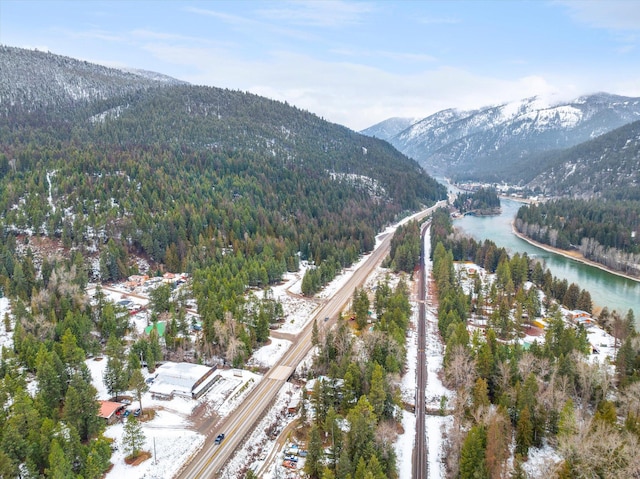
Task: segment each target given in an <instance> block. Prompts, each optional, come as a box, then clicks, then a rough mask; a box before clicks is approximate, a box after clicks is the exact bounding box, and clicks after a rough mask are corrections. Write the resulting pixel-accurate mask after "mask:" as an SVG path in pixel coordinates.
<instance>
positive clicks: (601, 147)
mask: <svg viewBox="0 0 640 479" xmlns="http://www.w3.org/2000/svg"><path fill="white" fill-rule="evenodd" d="M536 163H537V170H538V174H537V175H536V176H535V177H533V176H532V177H530V178H528V179H527V181H529V183H528V186H529V187H530V188H531V189H537V190H539V191H541V192H543V193H546V194H551V195H558V196H575V197H583V198H589V197H605V198H610V199H627V200H628V199H631V200H638V199H640V176H639V175H640V121H636V122H633V123H630V124H628V125H625V126H623V127H621V128H618V129H616V130H614V131H611V132H609V133H606V134H604V135H601V136H599V137H597V138H594V139H593V140H590V141H587V142H585V143H581V144H579V145H577V146H574V147H573V148H569V149H567V150H562V151H558V152H553V153H549V154H547V155H543V156H540V157H539V158H538V159H537V161H536ZM530 170H531V169H530ZM533 171H535V169H534V170H533Z"/></svg>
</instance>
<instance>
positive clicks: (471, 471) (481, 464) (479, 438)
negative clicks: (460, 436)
mask: <svg viewBox="0 0 640 479" xmlns="http://www.w3.org/2000/svg"><path fill="white" fill-rule="evenodd" d="M486 446H487V433H486V430H485V428H484V427H483V426H479V425H475V426H473V427H472V428H471V429H470V430H469V432H468V433H467V437H466V438H465V440H464V442H463V443H462V449H461V451H460V475H459V477H460V479H489V472H488V471H487V466H486V463H485V449H486Z"/></svg>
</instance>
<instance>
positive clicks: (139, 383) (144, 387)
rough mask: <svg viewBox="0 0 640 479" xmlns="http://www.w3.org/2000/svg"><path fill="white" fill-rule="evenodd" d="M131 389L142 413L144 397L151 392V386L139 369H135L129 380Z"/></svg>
mask: <svg viewBox="0 0 640 479" xmlns="http://www.w3.org/2000/svg"><path fill="white" fill-rule="evenodd" d="M129 389H131V390H132V391H133V392H134V393H135V395H136V399H137V400H138V403H140V411H141V412H142V396H143V394H144V393H146V392H147V391H148V390H149V385H148V384H147V382H146V381H145V379H144V376H143V375H142V372H141V371H140V370H139V369H134V371H133V373H132V374H131V378H130V379H129Z"/></svg>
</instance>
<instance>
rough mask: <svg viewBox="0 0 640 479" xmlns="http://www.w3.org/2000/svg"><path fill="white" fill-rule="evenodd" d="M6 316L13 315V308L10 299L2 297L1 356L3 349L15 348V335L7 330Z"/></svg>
mask: <svg viewBox="0 0 640 479" xmlns="http://www.w3.org/2000/svg"><path fill="white" fill-rule="evenodd" d="M6 314H8V315H11V307H10V305H9V299H8V298H5V297H2V298H0V356H2V347H5V348H12V347H13V334H12V333H11V332H10V331H7V329H6V328H5V322H4V318H5V315H6ZM10 323H11V324H13V321H10Z"/></svg>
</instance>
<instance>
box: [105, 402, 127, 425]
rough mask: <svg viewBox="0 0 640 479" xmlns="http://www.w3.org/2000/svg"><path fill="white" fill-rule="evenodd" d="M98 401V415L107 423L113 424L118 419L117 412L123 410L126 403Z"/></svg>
mask: <svg viewBox="0 0 640 479" xmlns="http://www.w3.org/2000/svg"><path fill="white" fill-rule="evenodd" d="M98 402H99V403H100V412H99V413H98V417H101V418H102V419H104V420H105V421H107V424H113V423H114V422H116V420H117V419H118V414H119V412H121V411H122V410H124V409H125V408H126V407H127V405H126V404H122V403H121V402H115V401H98Z"/></svg>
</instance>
